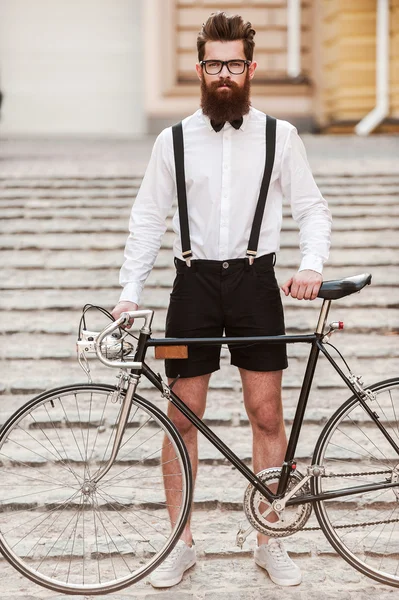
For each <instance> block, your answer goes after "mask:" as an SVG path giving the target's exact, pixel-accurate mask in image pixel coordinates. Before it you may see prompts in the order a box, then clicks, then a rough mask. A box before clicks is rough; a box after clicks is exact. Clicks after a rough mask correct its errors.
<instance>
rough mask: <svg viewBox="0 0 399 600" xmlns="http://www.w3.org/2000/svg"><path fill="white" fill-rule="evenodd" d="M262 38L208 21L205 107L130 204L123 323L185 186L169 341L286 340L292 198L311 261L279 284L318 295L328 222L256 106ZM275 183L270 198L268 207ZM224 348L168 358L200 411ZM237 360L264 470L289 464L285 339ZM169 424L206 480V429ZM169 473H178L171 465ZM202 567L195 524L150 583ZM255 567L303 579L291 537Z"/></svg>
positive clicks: (261, 543) (203, 44) (257, 462)
mask: <svg viewBox="0 0 399 600" xmlns="http://www.w3.org/2000/svg"><path fill="white" fill-rule="evenodd" d="M254 35H255V31H254V30H253V29H252V26H251V24H250V23H245V22H244V21H243V19H242V18H241V17H240V16H238V15H236V16H232V17H228V16H227V15H226V14H225V13H223V12H219V13H216V14H213V15H211V17H210V18H209V19H208V20H207V22H206V23H205V24H204V25H203V28H202V31H201V32H200V34H199V36H198V40H197V47H198V59H199V62H198V64H197V65H196V70H197V74H198V77H199V80H200V82H201V110H198V111H197V112H196V113H194V114H193V115H191V116H189V117H187V118H186V119H184V121H183V122H182V128H183V141H182V140H181V138H179V137H178V135H179V131H178V128H176V127H174V128H173V131H172V128H168V129H165V130H164V131H163V132H162V133H161V134H160V135H159V137H158V139H157V140H156V142H155V146H154V149H153V153H152V156H151V160H150V163H149V165H148V169H147V171H146V174H145V177H144V180H143V183H142V186H141V188H140V191H139V193H138V196H137V199H136V202H135V204H134V207H133V209H132V214H131V220H130V232H131V233H130V236H129V239H128V241H127V244H126V250H125V262H124V265H123V267H122V270H121V283H122V285H123V286H124V290H123V292H122V295H121V298H120V302H119V303H118V304H117V306H116V307H115V308H114V311H113V315H114V317H115V318H117V317H118V316H119V315H120V314H121V313H122V312H123V311H127V310H136V309H137V307H138V304H139V299H140V293H141V290H142V288H143V285H144V282H145V280H146V278H147V276H148V274H149V272H150V271H151V269H152V266H153V264H154V261H155V259H156V256H157V253H158V251H159V248H160V244H161V238H162V235H163V233H164V232H165V229H166V225H165V219H166V217H167V215H168V212H169V211H170V208H171V205H172V202H173V200H174V198H175V197H176V194H177V189H178V192H179V193H178V200H179V210H178V211H177V212H176V214H175V216H174V219H173V228H174V231H175V234H176V238H175V242H174V256H175V265H176V268H177V277H176V280H175V283H174V287H173V291H172V294H171V301H170V305H169V309H168V315H167V322H166V335H167V336H168V337H179V336H180V337H190V336H200V337H207V336H221V335H222V334H223V332H225V333H226V335H229V336H243V335H279V334H283V333H284V319H283V311H282V305H281V297H280V292H279V288H278V285H277V283H276V280H275V276H274V269H273V266H274V262H275V252H277V251H278V249H279V237H280V227H281V221H282V201H283V197H285V198H287V199H288V200H289V201H290V203H291V209H292V214H293V217H294V219H295V220H296V221H297V222H298V223H299V227H300V249H301V253H302V261H301V264H300V267H299V270H298V272H297V273H296V274H294V275H293V276H292V277H291V278H290V279H289V280H288V281H287V282H285V283H284V285H283V286H282V290H283V291H284V293H285V295H286V296H288V295H291V296H292V297H293V298H298V299H299V300H301V299H307V300H313V299H314V298H315V297H316V296H317V293H318V290H319V287H320V285H321V282H322V275H321V273H322V268H323V263H324V261H325V260H326V259H327V257H328V251H329V244H330V230H331V217H330V213H329V210H328V207H327V204H326V202H325V200H324V199H323V197H322V196H321V194H320V192H319V190H318V188H317V186H316V184H315V182H314V180H313V177H312V174H311V172H310V168H309V165H308V162H307V159H306V153H305V150H304V147H303V144H302V142H301V140H300V139H299V137H298V135H297V132H296V129H295V128H294V127H293V126H292V125H290V124H289V123H287V122H286V121H280V120H278V121H277V123H276V122H275V121H274V120H273V119H269V118H268V124H269V125H268V126H267V127H268V129H267V132H266V138H265V130H266V129H265V124H266V115H265V114H264V113H261V112H260V111H258V110H256V109H254V108H252V107H251V105H250V99H249V94H250V81H251V80H252V78H253V77H254V74H255V70H256V66H257V64H256V62H255V61H253V50H254ZM273 121H274V126H275V133H274V134H273ZM180 133H181V130H180ZM274 135H275V147H274V144H273V136H274ZM265 139H266V141H265ZM179 140H180V142H179ZM179 144H180V146H179ZM179 147H180V150H179ZM273 160H274V162H273ZM183 161H184V168H183ZM265 163H266V166H265ZM184 170H185V173H184V180H183V181H182V179H181V178H180V183H179V182H178V183H179V185H178V186H177V185H176V177H177V176H176V174H177V172H179V171H180V177H181V173H182V172H184ZM267 173H269V177H270V182H268V175H267ZM262 182H263V184H262ZM265 182H266V183H265ZM268 183H269V185H268V186H267V184H268ZM179 186H180V188H179ZM265 186H266V188H267V187H268V192H267V202H266V205H265V206H264V207H263V208H262V202H261V199H262V194H263V196H265V193H266V192H265ZM260 190H261V191H260ZM266 191H267V190H266ZM185 193H186V195H187V204H186V205H185V198H184V196H185ZM265 199H266V198H265V197H264V198H263V200H265ZM259 205H260V206H261V210H260V213H258V212H257V206H259ZM185 207H186V209H187V213H188V217H187V219H186V218H185V217H184V211H185ZM256 212H257V216H255V213H256ZM179 217H180V218H179ZM256 229H258V232H257V233H256ZM184 259H186V260H184ZM219 354H220V348H217V347H213V346H212V347H207V348H206V347H205V348H204V347H198V348H197V347H195V348H190V349H189V357H188V359H186V360H167V361H166V374H167V376H168V378H169V382H171V381H172V380H173V379H175V378H176V377H177V376H179V379H178V380H177V382H176V384H175V387H174V391H176V393H177V395H178V396H180V397H181V398H182V399H183V400H184V401H185V402H186V403H188V405H189V406H190V408H191V409H192V410H194V412H195V413H196V414H197V415H199V416H201V417H202V415H203V414H204V411H205V403H206V395H207V389H208V384H209V379H210V375H211V373H212V372H213V371H216V370H217V369H218V368H219ZM231 363H232V364H233V365H236V366H237V367H238V368H239V371H240V375H241V379H242V387H243V395H244V403H245V408H246V410H247V413H248V416H249V420H250V423H251V427H252V432H253V468H254V471H255V472H259V471H261V470H262V469H265V468H268V467H274V466H280V465H281V464H282V462H283V459H284V453H285V449H286V435H285V430H284V421H283V411H282V402H281V380H282V370H283V369H285V368H286V366H287V359H286V349H285V345H275V346H273V347H271V346H264V345H263V346H262V345H261V344H259V345H256V346H250V347H248V346H247V347H244V348H242V347H241V348H240V347H235V348H234V347H232V348H231ZM169 416H170V418H171V419H172V420H173V421H174V423H175V424H176V426H177V427H178V429H179V431H180V432H181V434H182V435H183V438H184V441H185V443H186V445H187V448H188V451H189V454H190V458H191V462H192V468H193V475H194V478H195V475H196V471H197V464H198V456H197V431H196V430H195V428H194V427H193V426H191V424H190V423H189V422H188V421H187V420H186V419H185V418H184V417H183V416H182V415H181V414H180V412H179V411H177V410H176V409H175V408H174V407H173V406H172V405H170V406H169ZM166 458H167V457H166ZM169 462H170V461H169ZM165 463H168V461H167V460H166V461H165ZM164 474H166V475H167V474H168V467H167V466H166V467H165V469H164ZM172 496H173V495H172V494H171V493H170V492H169V496H168V502H169V504H173V502H172V501H171V500H173V497H172ZM175 504H178V503H175ZM171 518H172V520H173V515H171ZM195 561H196V556H195V547H194V545H193V539H192V534H191V529H190V523H188V524H187V526H186V529H185V530H184V532H183V534H182V537H181V540H180V541H179V542H178V544H177V546H176V547H175V549H174V550H173V552H172V553H171V554H170V555H169V557H168V558H167V559H166V561H164V563H163V564H161V566H160V567H159V568H158V569H157V570H156V571H155V572H154V573H153V574H152V576H151V583H152V585H153V586H154V587H169V586H171V585H175V584H176V583H178V582H179V581H180V580H181V579H182V576H183V573H184V571H185V570H187V569H188V568H190V567H191V566H192V565H193V564H194V563H195ZM255 562H256V563H257V564H258V565H259V566H261V567H263V568H265V569H266V570H267V572H268V573H269V576H270V578H271V579H272V580H273V581H274V582H275V583H278V584H280V585H297V584H298V583H300V581H301V573H300V570H299V568H298V567H297V566H296V565H295V564H294V563H293V562H292V560H291V559H290V558H289V556H288V555H287V553H286V551H285V550H284V547H283V545H282V543H281V541H280V540H277V539H269V538H268V537H267V536H265V535H263V534H260V533H259V534H258V546H257V548H256V550H255Z"/></svg>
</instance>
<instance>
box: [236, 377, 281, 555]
mask: <svg viewBox="0 0 399 600" xmlns="http://www.w3.org/2000/svg"><path fill="white" fill-rule="evenodd" d="M240 375H241V380H242V387H243V393H244V402H245V408H246V411H247V414H248V418H249V421H250V423H251V427H252V435H253V438H252V461H253V470H254V471H255V473H258V472H259V471H261V470H262V469H267V468H268V467H280V466H281V464H282V462H283V460H284V455H285V450H286V447H287V437H286V434H285V428H284V418H283V408H282V402H281V381H282V371H270V372H257V371H247V370H246V369H240ZM272 519H273V516H272V515H270V520H272ZM268 539H269V537H268V536H266V535H263V534H261V533H258V543H259V544H264V543H266V542H267V541H268Z"/></svg>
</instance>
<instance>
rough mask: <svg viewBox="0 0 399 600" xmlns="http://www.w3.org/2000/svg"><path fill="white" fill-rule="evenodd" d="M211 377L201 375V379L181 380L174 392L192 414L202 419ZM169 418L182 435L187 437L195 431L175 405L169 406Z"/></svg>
mask: <svg viewBox="0 0 399 600" xmlns="http://www.w3.org/2000/svg"><path fill="white" fill-rule="evenodd" d="M209 378H210V375H201V376H199V377H189V378H188V377H187V378H184V379H179V380H178V381H177V382H176V384H175V386H174V387H173V391H174V392H175V394H176V395H177V396H179V398H180V399H181V400H183V402H184V403H185V404H186V405H187V406H188V408H189V409H190V410H192V412H193V413H194V414H195V415H196V416H197V417H199V418H200V419H202V417H203V416H204V412H205V407H206V395H207V390H208V383H209ZM168 416H169V418H170V419H171V421H172V422H173V423H174V424H175V425H176V427H177V429H178V430H179V432H180V433H181V435H183V436H184V435H187V434H188V433H190V432H192V431H195V430H196V428H195V426H194V425H193V424H192V423H191V421H190V420H189V419H187V417H185V416H184V415H183V413H182V412H181V411H180V410H179V409H178V408H177V407H176V406H174V405H173V404H171V403H170V404H169V408H168Z"/></svg>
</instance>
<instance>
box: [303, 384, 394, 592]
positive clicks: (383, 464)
mask: <svg viewBox="0 0 399 600" xmlns="http://www.w3.org/2000/svg"><path fill="white" fill-rule="evenodd" d="M370 389H371V390H373V392H374V393H375V399H374V400H367V404H368V405H369V406H370V408H371V409H372V410H373V412H375V413H376V415H378V420H379V422H380V423H381V424H382V425H383V426H384V428H385V429H386V431H387V432H388V433H389V435H390V436H391V437H392V439H393V440H394V442H395V443H396V444H397V445H399V379H391V380H388V381H384V382H381V383H378V384H375V385H373V386H370ZM313 464H318V465H323V466H324V467H325V476H324V477H317V478H314V481H313V492H314V493H322V492H328V491H330V490H337V489H343V488H350V487H355V486H361V485H370V484H376V483H384V482H397V481H399V455H398V454H397V452H396V451H395V449H394V448H393V447H392V445H391V444H390V443H389V441H388V440H387V439H386V438H385V437H384V435H383V434H382V432H381V431H380V429H379V428H378V426H377V425H376V423H375V422H374V421H373V419H372V418H371V417H370V416H369V415H368V414H367V412H366V411H365V409H364V408H363V406H362V405H361V404H360V402H359V401H358V400H357V398H355V397H352V398H350V399H349V400H348V401H347V402H346V403H344V404H343V405H342V406H341V407H340V408H339V409H338V411H337V412H336V413H335V414H334V415H333V417H332V418H331V419H330V421H329V422H328V423H327V424H326V426H325V428H324V430H323V432H322V433H321V435H320V438H319V440H318V442H317V445H316V449H315V453H314V456H313ZM315 513H316V515H317V518H318V520H319V523H320V526H321V528H322V530H323V532H324V534H325V535H326V537H327V539H328V540H329V542H330V543H331V544H332V546H333V547H334V548H335V550H336V551H337V552H338V553H339V554H340V555H341V556H342V557H343V558H344V559H345V560H346V561H347V562H349V563H350V564H351V565H352V566H353V567H355V568H356V569H357V570H359V571H360V572H362V573H363V574H365V575H367V576H369V577H371V578H373V579H375V580H377V581H379V582H381V583H385V584H388V585H391V586H395V587H399V535H398V534H399V487H396V488H394V487H392V488H388V489H379V490H374V491H367V492H361V493H358V494H355V495H351V496H343V497H341V498H335V499H331V500H324V501H322V502H317V503H315Z"/></svg>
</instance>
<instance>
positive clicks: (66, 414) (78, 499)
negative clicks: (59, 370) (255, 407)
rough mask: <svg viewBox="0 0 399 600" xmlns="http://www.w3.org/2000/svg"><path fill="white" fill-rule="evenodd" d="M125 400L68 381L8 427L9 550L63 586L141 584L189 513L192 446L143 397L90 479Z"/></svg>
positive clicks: (5, 538)
mask: <svg viewBox="0 0 399 600" xmlns="http://www.w3.org/2000/svg"><path fill="white" fill-rule="evenodd" d="M116 398H118V399H117V402H114V400H115V399H116ZM120 405H121V404H120V396H119V397H118V391H117V390H116V388H115V387H114V386H111V385H101V384H81V385H80V384H78V385H71V386H64V387H60V388H56V389H53V390H50V391H48V392H45V393H43V394H40V395H39V396H37V397H35V398H33V399H32V400H30V401H29V402H27V403H26V404H25V405H24V406H23V407H22V408H20V409H19V410H17V411H16V412H15V413H14V414H13V415H12V416H11V417H10V418H9V419H8V421H7V422H6V423H5V424H4V426H3V428H2V429H1V431H0V473H1V476H2V477H1V479H0V507H1V511H0V551H1V552H2V554H3V555H4V556H5V558H6V559H7V560H8V561H9V562H10V563H11V564H12V565H13V566H14V567H15V568H16V569H17V570H18V571H19V572H20V573H22V574H23V575H25V576H26V577H28V578H29V579H30V580H32V581H34V582H35V583H37V584H39V585H41V586H44V587H46V588H49V589H51V590H54V591H56V592H61V593H67V594H72V595H73V594H75V595H98V594H104V593H110V592H115V591H118V590H121V589H122V588H124V587H126V586H128V585H131V584H133V583H136V582H137V581H139V580H140V579H142V578H143V577H145V576H146V575H148V574H149V573H150V572H151V571H152V570H153V569H155V568H156V567H157V566H158V564H159V563H160V562H161V561H162V560H163V559H164V558H165V557H166V556H167V555H168V554H169V552H170V551H171V550H172V549H173V547H174V546H175V544H176V543H177V541H178V540H179V537H180V535H181V532H182V530H183V528H184V525H185V523H186V521H187V519H188V515H189V511H190V507H191V499H192V474H191V465H190V459H189V456H188V453H187V450H186V447H185V445H184V442H183V440H182V438H181V436H180V434H179V432H178V431H177V429H176V427H175V426H174V425H173V423H172V422H171V421H170V420H169V418H168V417H167V416H166V415H165V414H164V413H163V412H162V411H161V410H160V409H158V408H157V407H156V406H154V405H153V404H151V403H150V402H148V401H147V400H146V399H145V398H143V397H141V396H138V395H135V396H134V399H133V400H132V409H131V412H130V415H129V421H128V424H127V427H126V429H125V432H124V436H123V439H122V445H121V447H120V450H119V453H118V456H117V458H116V461H115V463H114V464H113V466H112V467H111V469H110V471H109V472H108V473H107V474H106V476H105V477H104V478H103V479H102V480H100V481H99V482H98V483H97V485H91V487H90V485H88V483H89V482H90V481H92V480H93V478H94V476H95V474H96V472H98V470H99V469H100V468H101V466H102V465H104V464H106V462H107V459H108V456H109V454H110V451H111V448H112V441H113V436H114V433H115V429H116V428H115V423H116V420H117V416H118V413H119V411H120ZM164 452H169V453H171V456H172V458H171V460H170V461H168V462H170V463H171V467H170V469H169V470H172V471H173V473H172V474H171V475H169V477H170V478H169V479H168V480H167V479H166V477H165V481H168V485H169V492H168V493H169V494H170V493H172V490H173V493H174V502H173V503H174V510H175V512H176V514H178V516H177V518H176V521H175V523H174V525H173V526H172V525H171V524H170V519H169V516H168V511H169V510H172V509H171V507H170V503H169V505H168V501H167V497H166V493H165V491H164V484H163V481H164V480H163V475H162V463H163V462H166V461H163V458H162V456H163V453H164ZM165 468H166V467H165Z"/></svg>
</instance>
